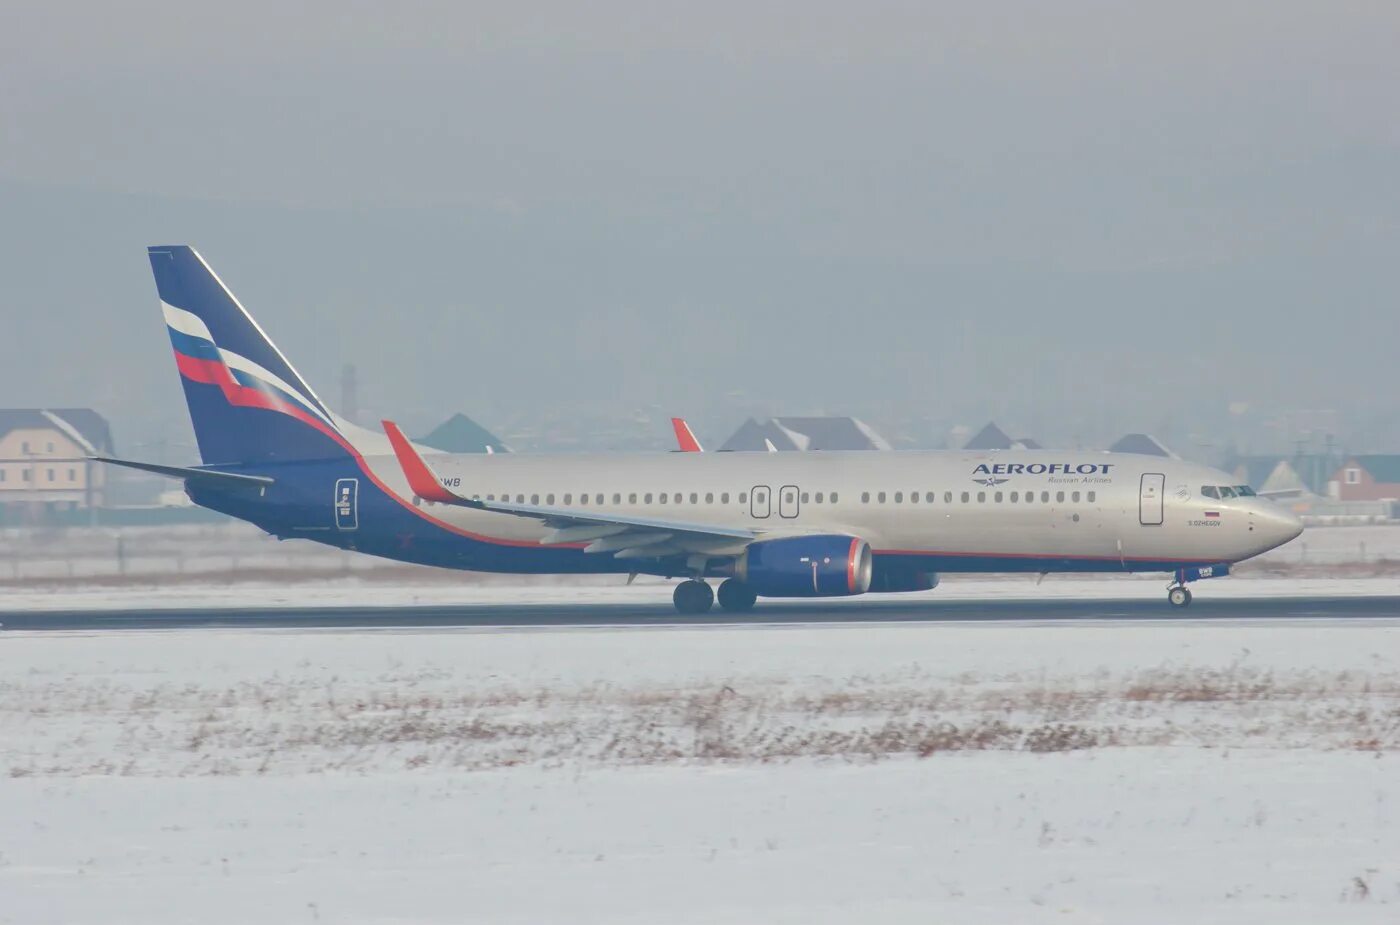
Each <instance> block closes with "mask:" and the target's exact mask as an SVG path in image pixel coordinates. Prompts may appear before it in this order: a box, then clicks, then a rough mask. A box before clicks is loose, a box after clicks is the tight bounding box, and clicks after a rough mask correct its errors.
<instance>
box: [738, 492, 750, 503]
mask: <svg viewBox="0 0 1400 925" xmlns="http://www.w3.org/2000/svg"><path fill="white" fill-rule="evenodd" d="M739 503H740V504H748V503H749V493H748V492H746V491H741V492H739Z"/></svg>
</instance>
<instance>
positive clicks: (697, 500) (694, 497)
mask: <svg viewBox="0 0 1400 925" xmlns="http://www.w3.org/2000/svg"><path fill="white" fill-rule="evenodd" d="M690 503H691V504H699V503H700V496H699V495H697V494H696V493H695V492H693V491H692V492H691V493H690Z"/></svg>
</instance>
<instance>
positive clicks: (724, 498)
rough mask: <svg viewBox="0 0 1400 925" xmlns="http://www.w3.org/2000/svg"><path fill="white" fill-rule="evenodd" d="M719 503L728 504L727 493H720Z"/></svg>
mask: <svg viewBox="0 0 1400 925" xmlns="http://www.w3.org/2000/svg"><path fill="white" fill-rule="evenodd" d="M719 503H720V504H728V503H729V492H727V491H725V492H721V493H720V496H719Z"/></svg>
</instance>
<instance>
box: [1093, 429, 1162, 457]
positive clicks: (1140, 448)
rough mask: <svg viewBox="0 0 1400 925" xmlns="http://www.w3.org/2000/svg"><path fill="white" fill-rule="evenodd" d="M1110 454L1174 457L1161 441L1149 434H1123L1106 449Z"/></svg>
mask: <svg viewBox="0 0 1400 925" xmlns="http://www.w3.org/2000/svg"><path fill="white" fill-rule="evenodd" d="M1108 451H1109V452H1110V453H1138V454H1140V455H1142V456H1166V457H1168V458H1174V457H1175V456H1176V454H1175V453H1173V452H1172V451H1171V450H1169V449H1167V448H1166V447H1165V446H1164V445H1163V444H1162V441H1160V440H1158V439H1157V438H1156V437H1154V436H1152V435H1151V434H1124V435H1123V436H1121V437H1119V438H1118V440H1117V441H1116V442H1115V443H1114V444H1113V446H1111V447H1109V448H1108Z"/></svg>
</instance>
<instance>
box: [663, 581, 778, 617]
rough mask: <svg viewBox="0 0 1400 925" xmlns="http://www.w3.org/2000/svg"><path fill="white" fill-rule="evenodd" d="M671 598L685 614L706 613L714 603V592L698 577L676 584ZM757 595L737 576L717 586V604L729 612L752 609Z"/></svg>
mask: <svg viewBox="0 0 1400 925" xmlns="http://www.w3.org/2000/svg"><path fill="white" fill-rule="evenodd" d="M671 600H672V601H673V602H674V603H675V605H676V610H678V611H680V612H681V613H685V614H700V613H708V612H709V610H710V608H711V607H713V606H714V603H715V592H714V591H713V590H711V588H710V586H709V584H708V583H706V582H704V581H701V580H700V579H698V578H692V579H691V580H689V581H683V582H681V583H680V584H678V585H676V590H675V593H674V594H673V595H672V596H671ZM757 600H758V595H757V594H754V593H753V590H752V589H750V588H749V586H748V585H746V584H744V583H743V582H742V581H739V580H738V579H737V578H728V579H725V581H724V583H723V584H721V585H720V586H719V606H720V607H722V608H724V609H725V610H727V611H729V612H730V613H743V612H746V611H749V610H753V605H754V603H755V602H756V601H757Z"/></svg>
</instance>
